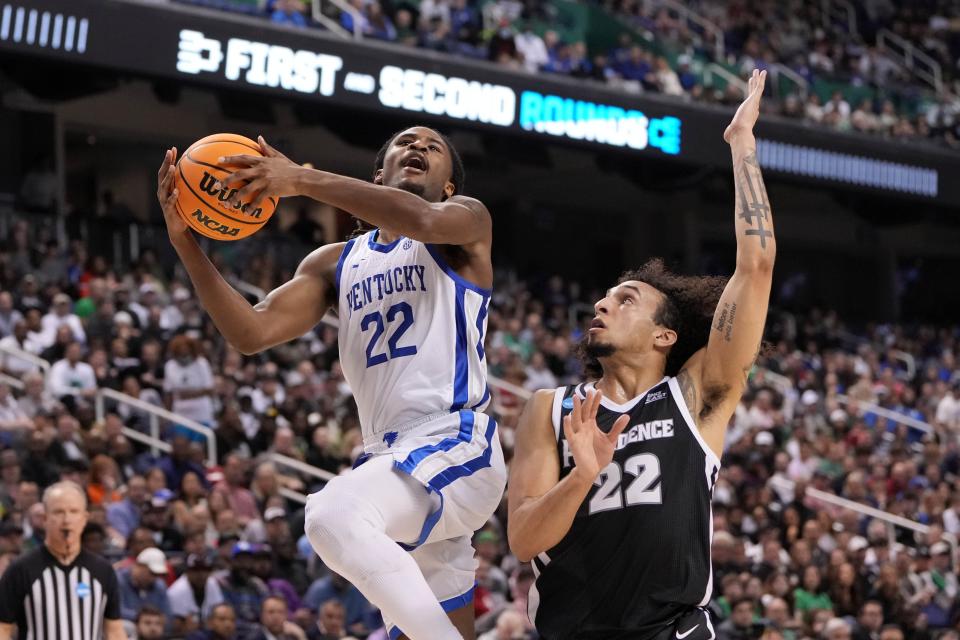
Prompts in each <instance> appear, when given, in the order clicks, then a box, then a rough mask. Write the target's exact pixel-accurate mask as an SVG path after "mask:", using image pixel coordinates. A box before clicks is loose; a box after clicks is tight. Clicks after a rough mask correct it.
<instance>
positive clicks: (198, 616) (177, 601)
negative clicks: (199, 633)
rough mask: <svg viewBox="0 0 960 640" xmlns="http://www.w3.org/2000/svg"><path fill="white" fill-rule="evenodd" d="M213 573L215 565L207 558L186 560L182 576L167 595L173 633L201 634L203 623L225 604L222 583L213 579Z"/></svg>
mask: <svg viewBox="0 0 960 640" xmlns="http://www.w3.org/2000/svg"><path fill="white" fill-rule="evenodd" d="M212 570H213V563H212V562H211V561H210V558H208V557H207V556H206V554H197V553H192V554H190V555H188V556H187V559H186V562H184V572H183V574H182V575H181V576H180V577H179V578H177V579H176V580H175V581H174V583H173V584H172V585H170V590H169V591H168V592H167V597H168V598H169V601H170V614H171V616H172V618H173V624H172V628H173V632H174V633H176V634H178V635H184V634H188V633H191V632H193V631H196V630H198V629H199V628H200V621H201V620H204V619H206V618H207V617H208V615H209V613H210V612H211V611H212V610H213V607H214V606H216V605H218V604H220V603H221V602H223V593H222V592H221V591H220V583H219V582H218V581H217V580H216V578H214V577H213V576H212V575H211V572H212Z"/></svg>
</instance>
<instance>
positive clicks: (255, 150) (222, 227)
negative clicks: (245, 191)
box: [176, 133, 277, 240]
mask: <svg viewBox="0 0 960 640" xmlns="http://www.w3.org/2000/svg"><path fill="white" fill-rule="evenodd" d="M237 155H251V156H262V155H263V154H262V153H260V145H258V144H257V143H256V142H254V141H253V140H251V139H250V138H245V137H244V136H238V135H234V134H232V133H216V134H214V135H212V136H207V137H206V138H202V139H200V140H197V141H196V142H194V143H193V144H192V145H190V148H189V149H187V150H186V151H184V152H183V155H182V156H180V159H179V160H178V161H177V172H176V186H177V189H179V190H180V194H179V195H178V196H177V212H178V213H179V214H180V216H181V217H182V218H183V219H184V220H185V221H186V223H187V224H188V225H189V226H190V228H191V229H193V230H194V231H196V232H197V233H199V234H201V235H204V236H207V237H208V238H213V239H214V240H239V239H240V238H246V237H247V236H250V235H253V234H254V233H256V232H257V231H259V230H260V229H261V228H263V225H264V223H265V222H266V221H267V220H269V219H270V216H272V215H273V212H274V211H275V210H276V208H277V199H276V198H269V199H266V200H264V201H263V202H262V203H261V205H260V207H258V208H257V209H254V210H251V209H250V207H249V205H250V202H241V203H240V206H239V207H238V206H237V205H235V204H234V203H233V200H234V198H235V197H236V195H237V191H238V190H239V189H240V185H237V184H235V185H231V186H230V188H221V189H217V188H215V187H214V185H215V184H216V182H217V180H220V179H222V178H225V177H226V176H228V175H230V174H231V173H233V172H234V171H237V170H239V169H240V168H241V167H230V166H220V165H218V164H217V158H221V157H225V156H237Z"/></svg>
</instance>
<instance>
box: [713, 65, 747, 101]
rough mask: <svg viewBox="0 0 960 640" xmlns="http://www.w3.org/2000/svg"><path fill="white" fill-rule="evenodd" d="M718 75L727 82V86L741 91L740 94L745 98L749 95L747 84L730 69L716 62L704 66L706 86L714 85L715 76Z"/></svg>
mask: <svg viewBox="0 0 960 640" xmlns="http://www.w3.org/2000/svg"><path fill="white" fill-rule="evenodd" d="M714 75H718V76H720V77H721V78H723V79H724V80H726V81H727V84H732V85H733V86H735V87H737V88H738V89H740V93H741V94H743V96H744V97H746V95H747V83H746V82H745V81H744V80H743V79H742V78H741V77H740V76H738V75H737V74H735V73H734V72H732V71H730V70H729V69H727V68H725V67H722V66H720V65H719V64H717V63H715V62H710V63H708V64H705V65H704V66H703V84H704V86H712V85H713V76H714Z"/></svg>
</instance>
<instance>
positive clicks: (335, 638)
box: [307, 600, 347, 640]
mask: <svg viewBox="0 0 960 640" xmlns="http://www.w3.org/2000/svg"><path fill="white" fill-rule="evenodd" d="M346 619H347V610H346V609H345V608H344V606H343V604H342V603H341V602H340V601H339V600H328V601H327V602H324V603H323V605H322V606H321V607H320V612H319V615H318V616H317V624H316V626H315V627H313V628H312V629H310V631H309V632H308V633H307V639H308V640H339V639H340V638H343V637H345V635H346V633H347V631H346Z"/></svg>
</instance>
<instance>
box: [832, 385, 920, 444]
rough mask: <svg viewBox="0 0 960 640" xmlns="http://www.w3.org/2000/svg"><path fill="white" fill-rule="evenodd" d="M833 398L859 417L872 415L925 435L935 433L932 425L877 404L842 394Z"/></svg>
mask: <svg viewBox="0 0 960 640" xmlns="http://www.w3.org/2000/svg"><path fill="white" fill-rule="evenodd" d="M835 397H836V399H837V401H838V402H839V403H840V404H842V405H844V406H847V407H850V408H852V409H854V410H856V411H860V412H861V415H862V414H864V413H873V414H875V415H877V416H879V417H881V418H886V419H887V420H890V421H891V422H896V423H898V424H903V425H906V426H908V427H913V428H914V429H917V430H919V431H923V432H924V433H927V434H930V433H936V429H934V428H933V425H931V424H929V423H927V422H924V421H923V420H917V419H916V418H911V417H910V416H905V415H903V414H902V413H897V412H896V411H891V410H890V409H886V408H884V407H881V406H880V405H878V404H874V403H872V402H866V401H864V400H856V399H854V398H851V397H849V396H846V395H843V394H840V395H837V396H835Z"/></svg>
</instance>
